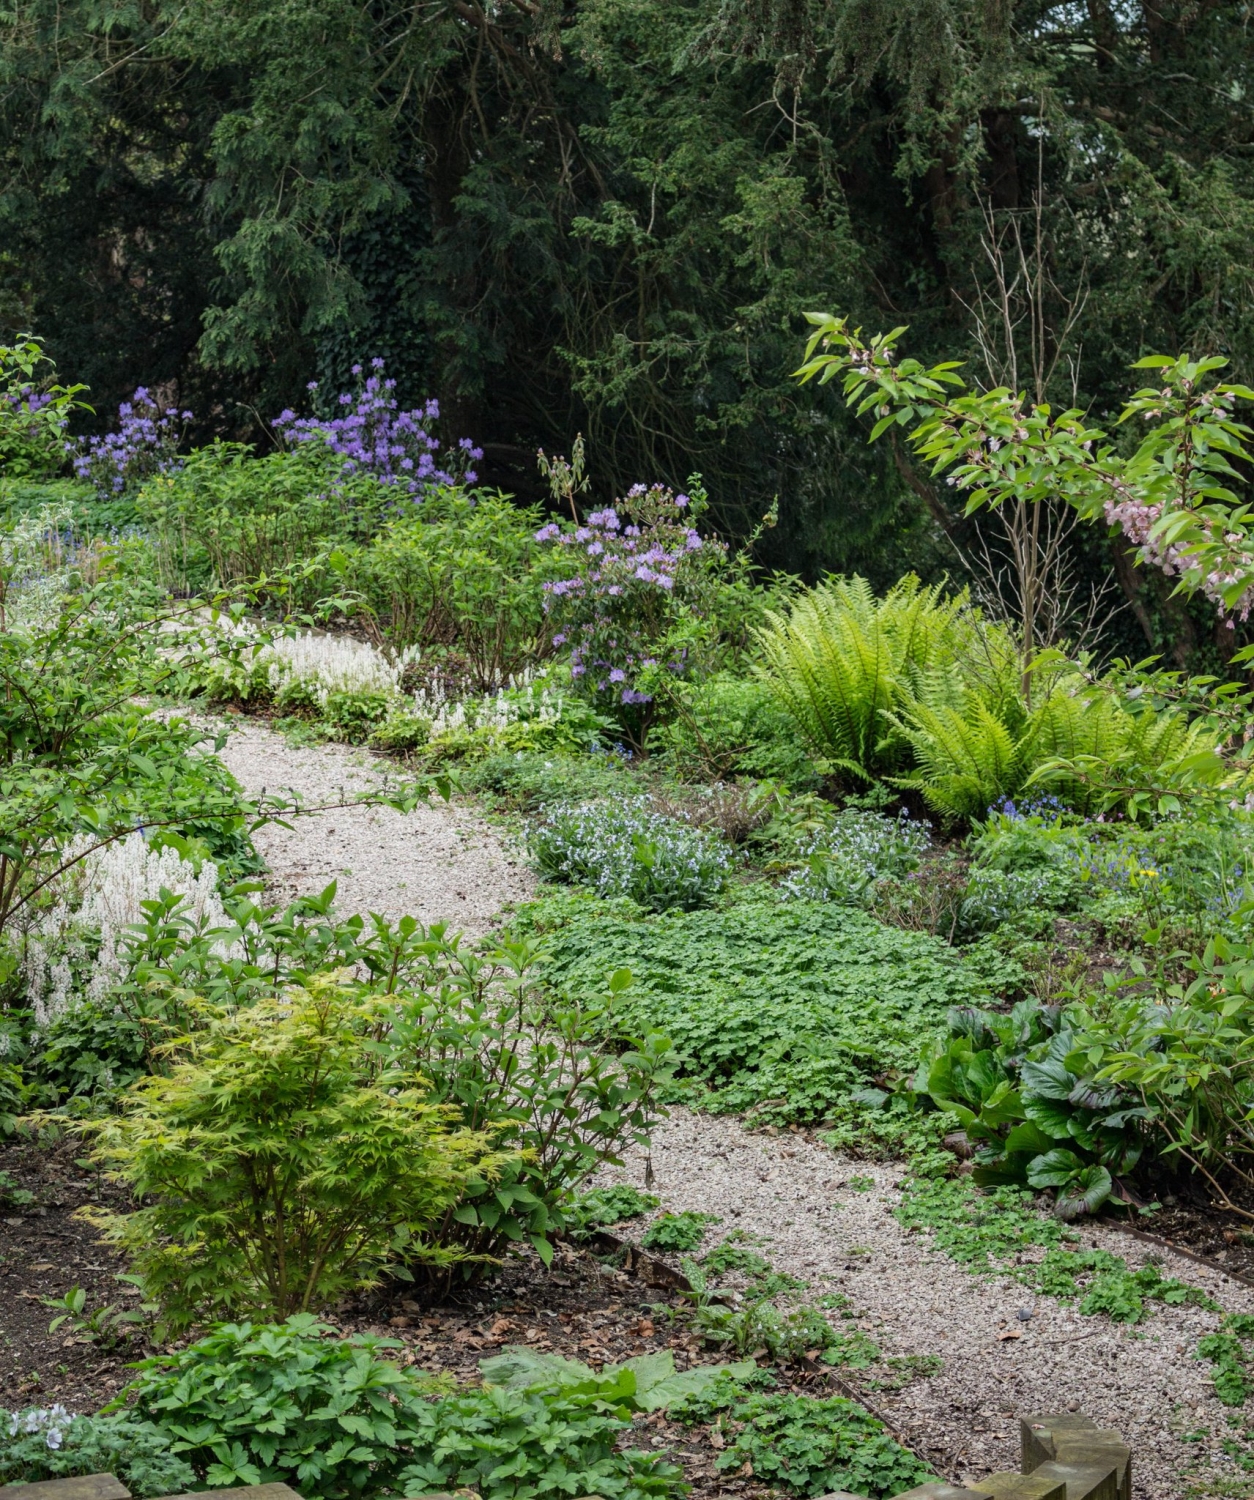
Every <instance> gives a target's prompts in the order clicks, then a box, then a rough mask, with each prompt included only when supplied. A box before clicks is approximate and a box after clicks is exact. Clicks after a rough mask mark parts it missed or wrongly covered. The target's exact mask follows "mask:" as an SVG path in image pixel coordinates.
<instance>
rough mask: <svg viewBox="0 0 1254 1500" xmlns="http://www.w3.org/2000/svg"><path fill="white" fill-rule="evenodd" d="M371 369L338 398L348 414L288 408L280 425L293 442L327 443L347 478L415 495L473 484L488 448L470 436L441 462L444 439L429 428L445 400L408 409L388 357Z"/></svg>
mask: <svg viewBox="0 0 1254 1500" xmlns="http://www.w3.org/2000/svg"><path fill="white" fill-rule="evenodd" d="M370 368H371V373H370V375H369V376H367V377H366V380H365V383H364V384H363V385H362V387H361V389H360V390H359V391H358V392H357V394H356V396H353V395H351V394H350V393H349V392H347V391H345V392H341V394H340V395H339V396H338V397H337V404H338V405H339V406H340V407H343V408H345V411H344V412H343V414H342V415H339V416H335V417H330V418H322V417H299V418H298V417H296V416H295V415H294V414H293V413H292V412H291V411H284V412H280V413H279V415H278V416H277V417H276V418H275V419H274V425H275V427H276V428H278V429H279V431H280V432H282V433H283V434H284V435H285V436H286V437H287V438H288V439H289V440H291V441H292V442H297V443H305V442H322V443H325V444H326V446H327V447H328V448H329V449H330V450H331V452H332V453H334V454H336V455H337V456H338V457H339V458H341V459H342V460H343V473H344V474H345V475H346V476H347V475H354V474H367V475H369V476H370V477H371V478H373V479H378V480H380V481H381V482H382V483H383V484H390V485H396V486H397V487H398V488H400V489H403V490H405V491H406V492H407V493H408V494H409V495H410V496H411V497H412V498H414V499H420V498H421V497H422V496H423V495H424V494H425V493H426V492H427V490H428V489H431V488H434V487H436V486H439V485H452V484H458V483H462V484H473V483H474V482H475V480H476V479H477V478H478V475H477V474H476V472H475V471H474V469H473V468H471V467H470V465H471V464H473V463H477V462H478V461H479V460H480V459H481V458H482V457H483V449H482V448H478V447H476V446H475V444H474V443H473V442H472V441H471V440H470V439H469V438H460V439H459V440H458V442H457V444H456V445H455V447H454V448H453V449H452V450H451V453H450V458H449V460H448V461H446V462H445V463H443V464H441V463H440V462H439V461H438V460H437V458H436V455H437V453H438V452H439V449H440V443H439V440H438V439H437V438H434V437H432V436H431V434H430V432H429V431H428V428H429V427H430V425H431V423H433V422H435V421H437V420H438V418H439V415H440V404H439V402H438V401H434V400H432V401H427V402H426V403H424V405H422V406H421V407H414V408H413V409H412V410H410V411H402V410H401V409H400V403H399V401H398V400H397V399H396V395H395V390H396V382H395V380H385V379H384V377H383V374H382V371H383V361H382V360H381V359H372V360H371V361H370ZM353 374H354V375H357V376H361V375H363V374H365V370H364V367H363V366H362V365H360V364H357V365H354V366H353ZM308 389H309V390H310V391H311V392H316V391H317V389H318V383H317V381H311V382H310V383H309V386H308Z"/></svg>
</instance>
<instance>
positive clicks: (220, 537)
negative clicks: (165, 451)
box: [136, 441, 395, 607]
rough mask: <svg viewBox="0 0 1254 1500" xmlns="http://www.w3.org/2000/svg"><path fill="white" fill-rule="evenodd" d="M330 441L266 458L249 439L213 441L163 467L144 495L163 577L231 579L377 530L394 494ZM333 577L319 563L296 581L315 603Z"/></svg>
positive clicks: (189, 583)
mask: <svg viewBox="0 0 1254 1500" xmlns="http://www.w3.org/2000/svg"><path fill="white" fill-rule="evenodd" d="M340 467H341V466H340V463H339V460H338V459H337V458H336V456H335V455H334V454H333V453H331V451H330V450H329V449H328V448H327V447H326V446H325V445H324V444H322V443H298V444H296V445H295V447H293V448H291V449H287V450H282V451H279V452H275V453H269V454H266V455H265V456H263V457H257V456H255V455H254V453H253V450H252V449H251V448H250V447H248V446H247V445H245V444H242V443H228V442H221V441H219V442H215V443H213V444H211V445H209V446H208V447H204V448H198V449H195V450H194V451H193V452H191V453H189V454H187V455H186V456H185V457H184V459H183V460H182V462H181V463H180V465H179V467H178V468H177V469H173V470H170V471H168V472H165V473H161V474H157V475H155V476H153V478H151V479H149V480H148V482H147V483H146V484H145V485H144V486H143V488H142V489H141V490H140V492H139V496H138V498H137V500H136V509H137V510H138V512H139V514H140V516H141V518H142V519H143V521H144V523H145V525H146V526H147V527H148V529H149V531H150V533H151V534H152V536H153V538H154V542H155V546H156V551H157V557H158V560H159V565H160V571H161V578H162V582H163V583H164V584H165V585H166V586H167V587H169V588H172V589H175V590H177V591H180V592H187V591H196V590H199V589H202V588H205V587H214V586H226V585H230V584H232V583H236V582H239V581H241V580H243V579H247V578H259V577H263V576H267V575H268V576H269V577H271V578H273V577H274V576H275V575H276V574H280V573H283V572H284V571H285V570H288V569H291V568H293V567H294V566H296V565H298V564H300V563H301V562H303V561H304V560H306V559H309V558H312V557H313V556H314V555H315V554H317V553H320V552H323V551H324V550H326V549H327V548H328V547H330V546H332V545H334V544H336V543H339V544H347V543H351V542H352V541H353V540H354V539H360V538H364V537H367V536H369V535H371V534H372V533H373V532H374V531H375V530H376V529H377V527H378V526H379V525H380V523H381V521H382V519H383V516H384V515H385V514H386V512H387V510H388V509H389V507H390V506H391V505H392V504H393V503H394V501H395V495H394V493H393V492H392V491H391V490H389V488H388V487H387V486H386V485H384V484H381V483H379V481H378V480H376V479H374V478H372V477H371V476H370V475H368V474H365V473H358V474H356V475H353V476H348V475H344V474H342V473H341V472H340ZM333 580H334V582H335V583H339V582H340V579H339V578H338V577H335V575H329V574H328V572H327V571H326V570H325V569H319V570H315V571H314V572H313V573H311V574H309V575H308V576H307V578H306V579H305V580H304V581H302V582H301V584H300V585H299V586H298V588H297V596H298V597H297V603H298V604H299V605H300V606H303V607H308V606H309V605H311V604H313V603H314V602H315V600H316V599H317V598H318V597H320V595H322V594H326V593H330V592H333V591H335V590H334V589H333V588H332V587H328V585H329V584H331V583H332V581H333Z"/></svg>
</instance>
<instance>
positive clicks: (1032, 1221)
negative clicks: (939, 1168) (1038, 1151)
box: [893, 1177, 1076, 1275]
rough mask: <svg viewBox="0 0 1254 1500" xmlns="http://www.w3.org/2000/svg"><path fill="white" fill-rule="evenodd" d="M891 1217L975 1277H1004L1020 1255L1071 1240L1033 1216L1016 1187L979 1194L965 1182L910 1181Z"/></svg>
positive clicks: (1056, 1225)
mask: <svg viewBox="0 0 1254 1500" xmlns="http://www.w3.org/2000/svg"><path fill="white" fill-rule="evenodd" d="M893 1215H894V1217H895V1218H896V1219H897V1221H898V1223H899V1224H901V1225H902V1227H903V1228H905V1229H907V1230H913V1231H921V1232H922V1231H925V1232H927V1233H928V1234H930V1236H931V1240H932V1244H933V1245H934V1246H935V1248H936V1249H937V1250H940V1251H942V1252H943V1253H944V1254H945V1255H947V1256H948V1257H949V1258H950V1260H953V1261H956V1262H957V1263H958V1264H959V1265H963V1266H966V1267H967V1268H968V1269H969V1270H971V1271H973V1272H976V1273H978V1274H989V1275H991V1274H1003V1273H1005V1271H1006V1269H1007V1267H1008V1266H1010V1265H1012V1264H1014V1263H1015V1262H1016V1261H1017V1260H1018V1258H1019V1257H1020V1255H1021V1254H1022V1252H1023V1251H1025V1250H1028V1249H1029V1248H1031V1247H1033V1246H1042V1247H1044V1248H1045V1249H1046V1250H1049V1249H1052V1248H1054V1247H1056V1246H1062V1245H1066V1244H1069V1243H1072V1242H1074V1240H1075V1239H1076V1234H1075V1231H1074V1230H1071V1229H1068V1228H1067V1227H1066V1226H1065V1225H1064V1224H1063V1223H1061V1222H1060V1221H1059V1220H1058V1219H1055V1218H1051V1217H1050V1216H1048V1215H1046V1214H1042V1213H1040V1212H1038V1211H1037V1210H1036V1209H1035V1208H1034V1207H1033V1203H1032V1195H1031V1194H1030V1193H1027V1192H1024V1191H1023V1189H1021V1188H1016V1187H995V1188H990V1189H989V1190H988V1191H986V1192H981V1191H980V1190H979V1189H978V1188H977V1187H975V1186H974V1184H973V1183H971V1182H970V1181H969V1180H962V1179H958V1178H952V1177H911V1178H908V1179H907V1180H906V1184H905V1188H904V1190H903V1192H902V1197H901V1202H900V1203H899V1204H898V1205H897V1207H896V1208H895V1209H894V1210H893Z"/></svg>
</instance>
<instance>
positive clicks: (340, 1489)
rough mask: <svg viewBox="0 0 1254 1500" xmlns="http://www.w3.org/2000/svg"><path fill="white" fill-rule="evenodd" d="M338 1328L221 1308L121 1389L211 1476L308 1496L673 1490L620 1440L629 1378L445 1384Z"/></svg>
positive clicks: (651, 1461)
mask: <svg viewBox="0 0 1254 1500" xmlns="http://www.w3.org/2000/svg"><path fill="white" fill-rule="evenodd" d="M333 1333H334V1330H333V1329H330V1328H328V1327H326V1326H324V1325H321V1324H319V1323H318V1322H317V1321H316V1320H315V1319H314V1318H313V1317H310V1316H308V1315H299V1316H296V1317H292V1318H289V1319H287V1320H286V1321H285V1322H284V1323H281V1324H272V1325H268V1326H257V1327H254V1326H253V1325H251V1324H248V1323H244V1324H226V1325H223V1326H221V1327H219V1328H217V1329H215V1330H214V1331H213V1332H212V1333H211V1334H209V1335H208V1336H207V1337H205V1338H203V1339H201V1340H199V1341H198V1342H197V1343H194V1344H192V1345H190V1346H189V1347H188V1348H186V1349H183V1350H180V1351H179V1352H178V1353H176V1354H171V1355H163V1356H158V1357H157V1358H154V1359H150V1360H148V1361H146V1362H145V1363H144V1364H143V1365H142V1366H141V1367H140V1374H139V1376H138V1377H137V1379H136V1380H135V1381H134V1383H133V1384H132V1385H131V1386H130V1387H129V1388H128V1390H127V1391H126V1392H125V1393H124V1394H125V1396H126V1397H128V1398H130V1399H131V1400H132V1401H133V1404H134V1408H135V1410H136V1412H137V1413H138V1414H139V1415H140V1416H142V1417H143V1418H145V1419H147V1420H148V1421H150V1422H152V1423H154V1424H159V1426H160V1427H161V1429H162V1430H163V1431H164V1432H165V1433H166V1435H167V1437H168V1440H169V1441H170V1448H171V1450H172V1451H173V1452H174V1453H175V1454H178V1455H181V1456H183V1457H184V1458H185V1459H186V1460H187V1461H188V1462H189V1463H190V1464H191V1465H192V1467H193V1468H194V1469H195V1471H196V1473H197V1475H198V1476H199V1477H200V1478H201V1480H202V1482H204V1483H207V1484H208V1485H210V1486H223V1485H240V1484H244V1485H248V1484H264V1483H271V1482H275V1481H281V1482H286V1483H288V1484H290V1485H291V1486H292V1487H293V1488H296V1486H298V1485H299V1486H300V1491H299V1492H300V1493H301V1494H303V1495H306V1496H309V1497H314V1500H355V1497H363V1496H367V1495H371V1494H379V1493H387V1492H392V1493H399V1494H402V1495H406V1494H424V1493H429V1492H431V1491H432V1490H439V1489H445V1490H454V1489H459V1488H463V1487H464V1488H469V1489H473V1490H474V1491H475V1492H476V1493H478V1494H480V1495H482V1496H483V1497H484V1500H558V1497H561V1496H567V1497H569V1496H570V1495H572V1494H575V1493H576V1492H577V1493H579V1494H590V1493H595V1494H599V1495H603V1496H605V1497H606V1500H645V1497H646V1496H659V1497H669V1496H671V1495H673V1494H677V1493H679V1489H680V1486H679V1478H680V1476H679V1471H678V1470H677V1469H676V1468H675V1466H674V1465H673V1464H669V1463H666V1462H665V1461H664V1460H662V1459H661V1458H658V1457H656V1456H654V1455H652V1454H643V1453H637V1452H631V1451H627V1452H623V1451H619V1449H618V1443H619V1440H620V1439H621V1437H622V1435H623V1434H624V1433H625V1432H627V1431H628V1430H629V1429H630V1422H629V1421H628V1420H627V1413H628V1409H629V1408H628V1407H627V1406H626V1405H625V1404H624V1397H625V1396H626V1395H628V1394H629V1392H628V1390H627V1386H626V1385H622V1386H621V1388H619V1389H617V1390H612V1391H611V1392H610V1393H609V1394H610V1399H609V1400H607V1399H605V1397H606V1394H607V1393H606V1391H605V1389H604V1388H603V1387H602V1385H601V1383H600V1382H599V1381H597V1379H596V1378H595V1377H593V1378H592V1379H591V1381H590V1382H588V1383H587V1384H586V1385H585V1386H584V1387H583V1388H576V1389H569V1388H565V1387H562V1386H554V1385H553V1383H552V1382H551V1381H548V1382H544V1383H543V1385H542V1387H540V1388H537V1387H536V1386H535V1385H534V1383H533V1381H534V1379H535V1378H536V1377H533V1381H529V1382H526V1383H524V1384H523V1385H522V1386H521V1388H513V1387H507V1386H505V1385H486V1386H484V1387H482V1388H480V1389H476V1390H468V1391H460V1392H454V1391H451V1390H450V1389H449V1388H448V1386H447V1385H441V1384H440V1383H439V1382H436V1381H433V1380H430V1379H428V1378H425V1377H423V1376H421V1375H419V1374H415V1373H413V1372H411V1371H406V1370H401V1369H399V1368H398V1367H397V1366H396V1365H395V1364H393V1363H392V1362H391V1361H390V1360H389V1358H388V1355H389V1353H390V1352H391V1351H392V1350H393V1349H396V1348H397V1347H399V1346H398V1345H396V1344H395V1343H393V1342H391V1341H389V1340H386V1339H374V1338H355V1339H337V1338H334V1337H331V1336H329V1335H333ZM589 1373H590V1372H589ZM607 1385H609V1386H610V1387H611V1388H612V1387H614V1386H615V1382H614V1381H612V1380H611V1381H609V1382H607ZM629 1385H630V1391H632V1392H634V1390H635V1381H634V1378H633V1379H632V1380H631V1381H630V1382H629ZM589 1386H590V1387H591V1388H590V1389H589V1388H588V1387H589ZM615 1396H617V1399H614V1398H615Z"/></svg>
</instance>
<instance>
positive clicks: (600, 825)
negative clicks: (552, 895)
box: [530, 797, 732, 911]
mask: <svg viewBox="0 0 1254 1500" xmlns="http://www.w3.org/2000/svg"><path fill="white" fill-rule="evenodd" d="M530 847H531V853H532V857H533V858H534V860H535V862H536V865H537V867H538V868H539V870H540V871H541V873H542V874H544V875H545V876H547V877H548V878H549V879H550V880H563V881H570V882H572V883H575V884H580V885H589V886H591V887H592V888H593V889H594V890H595V891H596V893H597V895H598V896H611V897H612V896H629V897H631V899H632V900H633V901H638V902H639V903H640V905H641V906H647V907H651V908H652V909H653V910H655V911H668V910H670V909H671V908H673V907H679V908H681V909H683V910H691V909H692V908H693V907H697V906H704V905H707V904H708V903H709V902H710V901H712V900H713V899H714V897H715V896H717V895H718V893H719V892H720V891H721V890H722V888H723V886H724V884H725V882H726V880H727V876H728V873H729V872H730V870H731V864H732V860H731V854H730V852H729V850H728V849H727V848H726V846H725V845H724V844H723V843H722V841H721V840H720V839H718V838H717V837H716V836H715V835H713V834H711V833H708V832H706V831H705V830H703V829H698V828H693V827H692V826H690V825H689V824H687V823H683V822H681V821H679V820H678V819H677V818H668V817H665V816H663V815H662V814H661V813H657V812H654V811H653V810H652V808H651V807H650V805H649V802H648V799H647V798H644V797H640V798H633V799H631V800H628V801H623V802H617V803H615V802H593V803H587V804H584V805H583V806H577V805H574V804H568V805H559V806H557V807H554V808H552V809H550V810H549V811H548V812H547V813H546V814H545V816H544V818H543V819H542V820H541V821H540V822H539V823H538V824H537V825H536V826H535V827H534V828H533V829H532V831H531V836H530Z"/></svg>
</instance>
